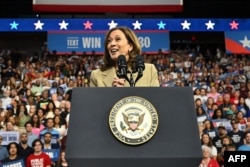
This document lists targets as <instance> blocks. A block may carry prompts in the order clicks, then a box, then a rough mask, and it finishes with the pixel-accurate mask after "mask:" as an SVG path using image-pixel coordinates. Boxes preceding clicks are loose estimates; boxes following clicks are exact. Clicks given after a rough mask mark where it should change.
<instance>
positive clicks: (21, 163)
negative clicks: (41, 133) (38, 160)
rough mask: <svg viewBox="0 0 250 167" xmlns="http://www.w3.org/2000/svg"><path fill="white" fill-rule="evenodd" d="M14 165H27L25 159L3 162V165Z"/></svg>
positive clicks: (7, 166) (21, 166) (22, 166)
mask: <svg viewBox="0 0 250 167" xmlns="http://www.w3.org/2000/svg"><path fill="white" fill-rule="evenodd" d="M12 166H14V167H25V165H24V161H23V159H20V160H16V161H12V162H8V163H2V164H1V167H12Z"/></svg>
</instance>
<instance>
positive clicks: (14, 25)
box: [10, 21, 19, 30]
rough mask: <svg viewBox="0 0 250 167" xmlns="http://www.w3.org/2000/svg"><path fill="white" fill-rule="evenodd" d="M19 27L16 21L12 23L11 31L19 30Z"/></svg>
mask: <svg viewBox="0 0 250 167" xmlns="http://www.w3.org/2000/svg"><path fill="white" fill-rule="evenodd" d="M18 25H19V23H16V21H13V22H12V23H10V26H11V27H10V29H11V30H13V29H15V30H17V26H18Z"/></svg>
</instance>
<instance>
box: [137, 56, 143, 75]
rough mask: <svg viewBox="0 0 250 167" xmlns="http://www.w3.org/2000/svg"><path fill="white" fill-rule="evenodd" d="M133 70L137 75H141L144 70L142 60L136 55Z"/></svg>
mask: <svg viewBox="0 0 250 167" xmlns="http://www.w3.org/2000/svg"><path fill="white" fill-rule="evenodd" d="M135 68H136V70H137V72H138V74H139V75H142V73H143V71H144V69H145V64H144V58H143V57H142V56H140V55H137V56H136V57H135Z"/></svg>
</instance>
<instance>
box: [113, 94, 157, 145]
mask: <svg viewBox="0 0 250 167" xmlns="http://www.w3.org/2000/svg"><path fill="white" fill-rule="evenodd" d="M158 122H159V119H158V114H157V111H156V109H155V107H154V106H153V105H152V104H151V103H150V102H149V101H148V100H146V99H144V98H142V97H137V96H129V97H126V98H123V99H121V100H120V101H118V102H117V103H116V104H115V105H114V106H113V107H112V109H111V111H110V114H109V127H110V130H111V132H112V133H113V135H114V136H115V137H116V138H117V139H118V140H119V141H121V142H123V143H125V144H129V145H139V144H143V143H145V142H147V141H149V140H150V139H151V138H152V137H153V136H154V134H155V133H156V131H157V128H158Z"/></svg>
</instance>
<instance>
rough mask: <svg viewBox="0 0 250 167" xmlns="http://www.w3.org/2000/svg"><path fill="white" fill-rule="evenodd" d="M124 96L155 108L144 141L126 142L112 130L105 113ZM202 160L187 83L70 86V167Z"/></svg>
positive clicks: (179, 164) (175, 165) (145, 166)
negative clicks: (153, 120)
mask: <svg viewBox="0 0 250 167" xmlns="http://www.w3.org/2000/svg"><path fill="white" fill-rule="evenodd" d="M127 97H138V98H143V99H146V100H147V101H149V102H150V103H151V104H152V105H153V106H154V107H155V110H156V111H157V114H158V122H157V124H158V127H157V130H156V131H155V133H154V135H153V136H152V138H151V139H150V140H148V141H147V142H145V143H142V144H138V145H131V144H126V143H124V142H122V141H121V140H118V139H117V137H116V136H115V135H114V133H113V132H112V130H111V127H110V122H109V121H110V112H111V111H112V108H113V107H114V105H115V104H117V102H118V101H120V100H121V99H124V98H127ZM121 127H122V126H121ZM201 158H202V153H201V144H200V138H199V132H198V126H197V119H196V113H195V108H194V99H193V91H192V89H191V88H190V87H172V88H163V87H156V88H155V87H153V88H152V87H129V88H74V89H73V93H72V104H71V111H70V121H69V130H68V137H67V143H66V159H67V161H68V163H69V165H70V166H72V167H117V166H119V167H128V166H129V167H152V166H153V167H166V166H168V167H183V166H190V167H197V166H199V163H200V161H201Z"/></svg>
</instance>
